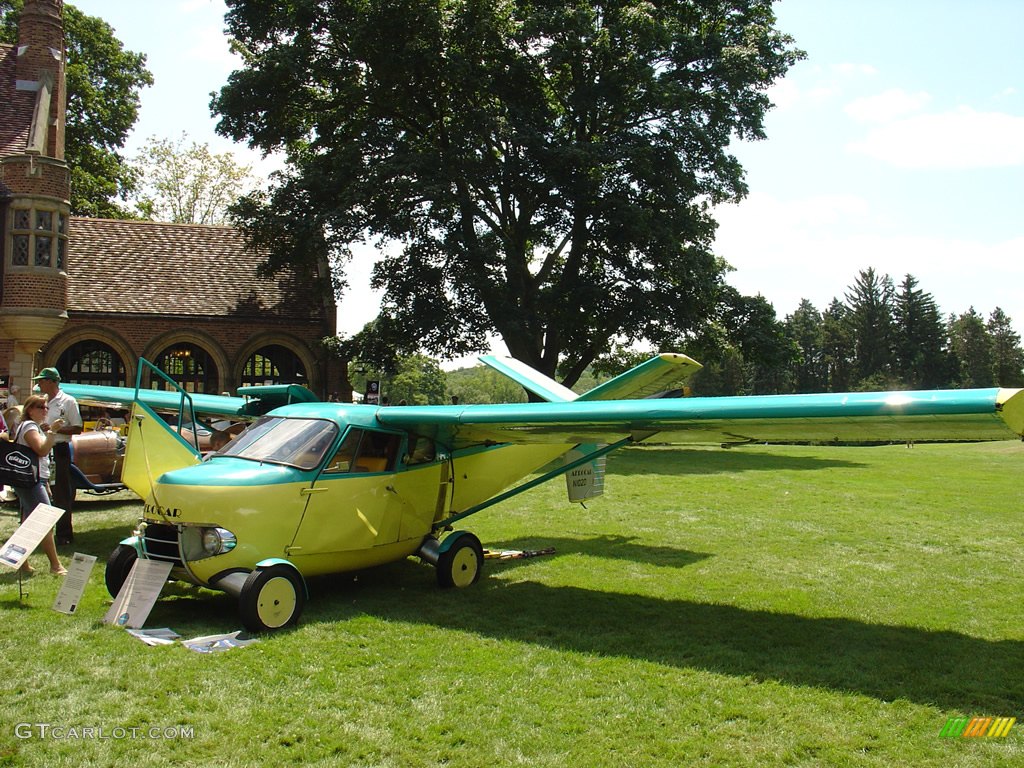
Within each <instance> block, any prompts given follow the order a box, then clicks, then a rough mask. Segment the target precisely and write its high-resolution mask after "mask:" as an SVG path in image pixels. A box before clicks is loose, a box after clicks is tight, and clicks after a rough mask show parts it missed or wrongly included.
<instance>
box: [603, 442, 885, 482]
mask: <svg viewBox="0 0 1024 768" xmlns="http://www.w3.org/2000/svg"><path fill="white" fill-rule="evenodd" d="M864 466H867V465H866V464H863V463H861V462H856V461H848V460H846V459H838V458H837V459H827V458H826V459H823V458H819V457H817V456H786V455H783V454H777V453H769V452H763V451H758V450H757V448H756V447H754V446H745V447H742V448H732V449H729V450H725V449H718V450H686V449H680V448H669V447H666V448H663V449H659V448H657V447H650V448H624V449H622V450H620V451H617V452H615V453H613V454H611V455H610V456H609V458H608V474H609V475H711V474H717V473H732V472H774V471H777V470H821V469H837V468H853V467H864Z"/></svg>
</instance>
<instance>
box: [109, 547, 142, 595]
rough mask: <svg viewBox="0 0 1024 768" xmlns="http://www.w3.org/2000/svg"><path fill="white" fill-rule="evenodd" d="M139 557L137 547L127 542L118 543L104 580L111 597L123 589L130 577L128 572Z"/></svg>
mask: <svg viewBox="0 0 1024 768" xmlns="http://www.w3.org/2000/svg"><path fill="white" fill-rule="evenodd" d="M138 559H139V553H138V552H136V551H135V547H130V546H128V545H127V544H118V545H117V548H116V549H115V550H114V551H113V552H111V553H110V557H108V558H107V571H106V573H105V574H104V575H103V580H104V581H105V582H106V584H107V592H109V593H110V596H111V597H117V593H118V592H120V591H121V587H122V586H123V585H124V583H125V581H126V580H127V579H128V574H129V573H131V572H132V566H133V565H135V561H136V560H138Z"/></svg>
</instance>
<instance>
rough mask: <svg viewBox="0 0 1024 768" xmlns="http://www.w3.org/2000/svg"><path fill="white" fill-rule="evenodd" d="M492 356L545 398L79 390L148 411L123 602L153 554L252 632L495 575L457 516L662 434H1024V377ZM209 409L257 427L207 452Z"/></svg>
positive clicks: (587, 475)
mask: <svg viewBox="0 0 1024 768" xmlns="http://www.w3.org/2000/svg"><path fill="white" fill-rule="evenodd" d="M481 359H482V360H483V362H485V363H486V364H488V365H490V366H492V367H493V368H495V369H497V370H499V371H501V372H502V373H504V374H505V375H507V376H509V377H511V378H512V379H513V380H515V381H517V382H518V383H520V384H521V385H522V386H524V387H525V388H527V389H528V390H529V391H531V392H532V393H533V394H534V395H535V396H536V397H537V398H539V399H540V400H542V401H543V402H531V403H523V404H505V405H450V406H405V407H390V408H389V407H378V406H371V405H352V404H347V403H324V402H316V401H314V398H313V397H312V395H311V394H310V393H309V392H308V391H307V390H304V389H303V388H301V387H297V386H267V387H250V388H243V389H241V390H239V395H240V396H239V397H217V396H209V395H189V394H188V393H185V392H182V391H180V390H171V391H158V390H152V389H144V388H142V387H141V386H140V382H141V381H142V378H141V377H142V371H143V369H144V368H150V369H153V371H154V372H155V373H159V372H158V371H156V369H155V368H154V367H153V366H152V365H151V364H149V363H148V362H146V361H142V364H140V369H139V370H140V379H139V381H138V382H137V383H136V388H135V389H134V390H132V389H130V388H111V387H90V386H84V385H70V384H69V385H66V386H64V387H63V388H64V389H65V390H67V391H68V392H69V393H70V394H72V395H73V396H75V397H76V398H78V399H79V400H80V401H81V402H85V403H94V404H108V405H119V404H120V405H128V404H131V405H132V408H133V410H132V417H131V420H130V428H129V434H128V445H127V449H126V455H125V461H124V470H123V475H122V479H123V481H124V482H125V484H127V485H128V487H130V488H131V489H132V490H133V491H135V492H136V493H138V494H139V496H141V497H142V499H143V500H144V502H145V506H144V512H143V518H142V520H141V521H140V522H139V524H138V527H137V529H136V530H135V532H134V533H133V535H132V536H130V537H129V538H126V539H125V540H124V541H123V542H122V543H121V544H120V545H119V546H118V547H117V548H116V549H115V550H114V552H113V553H112V554H111V556H110V558H109V560H108V562H107V569H106V583H107V588H108V590H109V591H110V593H111V595H116V594H117V592H118V591H119V590H120V588H121V585H122V584H123V583H124V581H125V579H126V578H127V576H128V573H129V572H130V570H131V568H132V566H133V564H134V563H135V561H136V559H138V558H149V559H157V560H165V561H169V562H171V563H172V565H173V570H172V575H173V576H174V577H175V578H177V579H181V580H185V581H189V582H192V583H195V584H201V585H205V586H209V587H212V588H214V589H219V590H222V591H224V592H227V593H229V594H231V595H233V596H235V597H236V598H237V599H238V601H239V608H240V614H241V619H242V623H243V625H244V626H245V627H246V629H248V630H250V631H265V630H271V629H278V628H280V627H285V626H288V625H291V624H294V623H295V622H296V621H297V620H298V618H299V616H300V614H301V613H302V609H303V606H304V603H305V600H306V596H307V590H306V580H307V579H308V578H310V577H313V576H318V575H322V574H328V573H338V572H345V571H354V570H359V569H363V568H368V567H371V566H375V565H380V564H383V563H388V562H392V561H397V560H401V559H403V558H406V557H409V556H417V557H419V558H421V559H422V560H425V561H427V562H429V563H431V564H432V565H434V566H436V571H437V578H438V581H439V583H440V584H441V586H443V587H467V586H469V585H471V584H473V583H475V582H476V581H477V579H478V578H479V577H480V572H481V567H482V565H483V561H484V552H483V547H482V545H481V543H480V541H479V539H477V537H476V536H474V535H473V534H472V533H469V532H468V531H466V530H462V529H460V530H454V527H455V526H456V524H458V523H461V522H462V521H463V520H465V519H466V518H468V517H469V516H471V515H473V514H475V513H477V512H479V511H481V510H483V509H486V508H488V507H491V506H493V505H495V504H498V503H500V502H502V501H504V500H505V499H508V498H510V497H511V496H514V495H515V494H517V493H521V492H522V491H525V490H527V489H529V488H532V487H534V486H536V485H537V484H539V483H541V482H545V481H547V480H550V479H553V478H555V477H558V476H562V475H564V476H565V477H566V479H567V485H568V489H569V498H570V500H574V501H581V500H583V499H586V498H589V497H591V496H594V495H597V494H598V493H600V492H601V489H602V486H603V474H604V472H603V458H604V457H605V456H606V455H607V454H608V453H610V452H611V451H614V450H616V449H617V448H621V447H623V446H627V445H636V444H638V443H642V442H643V441H645V440H650V439H652V438H654V439H655V440H657V441H658V442H659V443H690V444H699V443H711V444H723V445H730V444H741V443H748V442H754V441H757V442H778V441H787V442H789V441H812V440H813V441H822V442H846V441H890V440H899V441H903V440H1002V439H1010V438H1016V437H1020V436H1021V435H1022V434H1024V390H1009V389H998V388H996V389H978V390H949V391H924V392H858V393H844V394H816V395H774V396H752V397H713V398H679V397H662V396H659V395H662V394H664V393H665V392H668V391H672V390H675V389H677V388H678V387H679V386H680V385H681V384H682V382H683V381H685V379H686V378H687V377H688V376H689V375H690V374H692V373H693V372H694V371H695V370H697V369H698V368H700V365H699V364H698V363H696V362H694V361H693V360H691V359H690V358H689V357H686V356H685V355H681V354H671V353H669V354H661V355H657V356H655V357H653V358H652V359H651V360H649V361H647V362H646V363H644V364H642V365H640V366H638V367H636V368H634V369H633V370H631V371H629V372H627V373H625V374H622V375H621V376H619V377H617V378H615V379H612V380H611V381H609V382H606V383H605V384H602V385H601V386H599V387H597V388H596V389H593V390H591V391H590V392H587V393H586V394H583V395H577V394H576V393H574V392H572V391H571V390H569V389H567V388H565V387H563V386H562V385H560V384H558V383H557V382H555V381H553V380H551V379H549V378H547V377H545V376H543V375H541V374H539V373H537V372H536V371H534V370H532V369H530V368H528V367H527V366H525V365H523V364H521V363H518V362H517V361H515V360H511V359H503V358H496V357H486V358H481ZM161 375H162V374H161ZM164 378H165V379H166V378H167V377H164ZM167 381H168V382H170V379H167ZM168 412H171V418H170V419H169V420H170V421H171V422H174V423H176V424H177V425H178V426H177V427H172V426H170V425H169V424H168V417H167V413H168ZM161 413H163V415H160V414H161ZM203 417H205V418H207V419H211V418H218V417H219V418H225V419H229V420H234V421H237V420H244V421H248V422H250V423H249V425H248V426H247V427H246V428H245V430H244V431H242V432H241V433H240V434H238V435H237V436H233V437H232V439H230V441H228V442H227V444H226V445H224V446H223V447H221V448H220V449H219V450H216V451H215V452H212V453H207V454H205V455H204V454H203V453H202V452H201V451H200V449H199V444H198V441H196V440H195V439H194V438H195V437H196V435H197V433H198V432H199V428H198V427H197V426H196V425H197V424H200V423H201V419H202V418H203ZM182 425H184V428H183V426H182ZM556 460H561V463H560V464H558V466H557V468H556V469H553V470H550V471H544V472H543V473H542V474H540V475H539V476H537V477H533V478H531V479H530V480H528V481H526V482H522V483H521V484H520V485H518V486H515V487H512V486H513V485H514V484H515V483H517V482H520V481H522V480H523V478H526V477H529V476H531V475H532V474H534V473H536V472H538V471H540V470H541V469H542V468H545V467H546V465H549V464H551V463H552V462H553V461H556Z"/></svg>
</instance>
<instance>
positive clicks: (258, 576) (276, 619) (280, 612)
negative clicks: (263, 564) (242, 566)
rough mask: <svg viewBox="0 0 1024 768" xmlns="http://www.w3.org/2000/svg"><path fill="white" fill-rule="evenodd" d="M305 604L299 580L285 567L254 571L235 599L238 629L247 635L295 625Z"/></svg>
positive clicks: (278, 566) (293, 572) (293, 570)
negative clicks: (240, 622)
mask: <svg viewBox="0 0 1024 768" xmlns="http://www.w3.org/2000/svg"><path fill="white" fill-rule="evenodd" d="M305 604H306V589H305V586H304V585H303V583H302V577H301V576H299V574H298V573H297V572H296V571H295V569H294V568H290V567H289V566H287V565H272V566H270V567H269V568H257V569H256V570H255V571H253V572H252V573H250V574H249V577H248V578H247V579H246V580H245V583H244V584H243V585H242V591H241V593H240V594H239V596H238V611H239V614H240V616H241V618H242V626H244V627H245V628H246V629H247V630H248V631H250V632H266V631H269V630H272V629H281V628H282V627H287V626H289V625H291V624H295V623H296V622H297V621H298V620H299V616H300V615H301V614H302V609H303V607H304V606H305Z"/></svg>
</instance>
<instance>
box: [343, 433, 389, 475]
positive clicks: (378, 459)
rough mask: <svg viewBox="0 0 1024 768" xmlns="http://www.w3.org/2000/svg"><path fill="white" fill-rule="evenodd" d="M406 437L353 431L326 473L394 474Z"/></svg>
mask: <svg viewBox="0 0 1024 768" xmlns="http://www.w3.org/2000/svg"><path fill="white" fill-rule="evenodd" d="M401 446H402V436H401V435H398V434H393V433H390V432H375V431H373V430H367V429H350V430H349V431H348V434H347V435H345V439H344V440H343V441H342V443H341V445H340V446H339V447H338V450H337V451H336V452H335V454H334V456H332V457H331V460H330V461H329V462H327V467H326V468H325V470H324V471H325V472H328V473H340V472H351V473H357V472H391V471H393V470H394V468H395V465H396V462H397V459H398V452H399V450H400V449H401Z"/></svg>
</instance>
